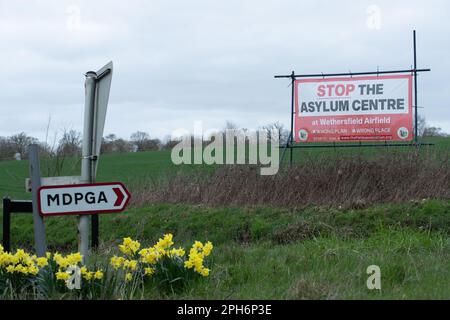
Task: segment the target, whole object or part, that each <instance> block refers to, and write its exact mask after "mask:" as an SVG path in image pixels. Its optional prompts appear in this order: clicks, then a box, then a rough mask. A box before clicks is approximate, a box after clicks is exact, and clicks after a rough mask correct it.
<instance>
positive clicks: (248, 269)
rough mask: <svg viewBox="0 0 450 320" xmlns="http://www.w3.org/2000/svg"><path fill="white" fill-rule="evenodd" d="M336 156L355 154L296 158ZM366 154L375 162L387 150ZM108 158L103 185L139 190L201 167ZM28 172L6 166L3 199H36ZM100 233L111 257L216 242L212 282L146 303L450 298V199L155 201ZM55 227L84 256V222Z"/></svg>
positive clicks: (23, 229)
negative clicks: (124, 243) (324, 203)
mask: <svg viewBox="0 0 450 320" xmlns="http://www.w3.org/2000/svg"><path fill="white" fill-rule="evenodd" d="M436 142H437V146H436V147H434V148H437V149H438V150H442V151H448V149H449V148H450V143H449V142H450V139H442V140H439V141H436ZM335 152H352V151H350V150H348V149H345V150H344V149H342V150H338V149H336V150H334V149H330V150H326V151H324V150H295V153H296V154H295V159H298V161H301V159H302V157H305V156H314V155H315V154H316V155H317V154H320V155H321V156H322V155H323V156H327V154H328V155H329V154H333V153H335ZM353 152H354V151H353ZM358 152H364V153H365V154H367V156H369V157H370V155H371V154H372V153H373V152H383V151H381V150H379V149H370V150H369V149H364V150H363V149H361V150H360V151H358ZM388 152H394V151H388ZM395 152H399V151H395ZM400 152H401V151H400ZM100 161H101V162H100V167H99V176H98V181H123V182H124V183H125V184H127V185H130V186H131V188H133V187H137V186H138V185H139V183H140V181H144V180H146V179H161V178H162V179H164V177H166V176H168V175H171V174H173V173H174V172H176V171H177V170H197V168H195V167H192V166H182V167H175V166H174V165H172V164H171V162H170V152H167V151H164V152H148V153H135V154H126V155H104V156H102V157H101V160H100ZM43 167H44V168H45V166H43ZM200 170H204V168H202V169H200ZM77 172H78V167H77V166H76V165H75V166H74V167H72V168H70V166H68V167H67V168H66V170H65V172H64V174H68V175H76V174H77ZM27 175H28V163H27V161H20V162H18V161H10V162H0V193H1V194H2V195H9V196H11V197H12V198H16V199H18V198H20V199H29V198H30V194H28V193H25V192H24V180H25V178H26V177H27ZM100 227H101V228H100V236H101V241H102V243H101V248H100V249H99V253H101V252H104V251H110V250H111V249H110V248H111V247H112V246H116V245H117V244H118V243H119V242H120V240H121V238H122V237H126V236H130V237H133V238H136V239H139V240H141V241H142V242H143V243H144V244H148V243H152V242H154V241H155V240H157V239H158V238H159V237H161V236H162V234H163V233H167V232H171V233H173V234H174V236H175V242H176V243H179V244H184V245H188V244H190V243H192V241H194V240H200V241H206V240H210V241H212V242H213V244H214V245H215V248H214V251H213V254H212V256H211V258H212V259H211V267H212V273H211V276H210V277H209V278H208V279H205V281H201V282H198V283H196V284H195V285H194V286H193V287H192V288H190V289H189V290H188V291H185V292H183V293H178V294H171V295H165V294H163V293H161V292H158V291H156V290H154V289H151V288H149V290H148V291H146V296H145V297H146V298H157V299H159V298H170V299H172V298H187V299H192V298H201V299H450V236H449V235H450V201H449V200H422V199H418V200H417V201H410V202H408V203H404V204H379V205H376V206H373V207H370V208H365V209H353V210H352V209H339V208H330V207H313V206H311V207H308V208H304V209H286V208H272V207H252V206H249V207H207V206H203V205H202V206H196V205H189V204H183V205H175V204H153V205H149V206H147V207H144V208H136V207H130V208H129V209H128V210H127V211H126V212H124V213H121V214H111V215H103V216H101V218H100ZM46 230H47V236H48V243H49V245H50V247H51V248H53V249H56V250H59V251H72V250H76V218H74V217H52V218H47V219H46ZM32 241H33V225H32V218H31V216H30V215H14V216H13V218H12V245H13V248H17V247H26V248H30V249H31V248H32ZM369 265H378V266H380V268H381V281H382V290H381V291H377V290H375V291H370V290H368V289H367V287H366V280H367V277H368V275H367V274H366V268H367V267H368V266H369Z"/></svg>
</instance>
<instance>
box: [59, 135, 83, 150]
mask: <svg viewBox="0 0 450 320" xmlns="http://www.w3.org/2000/svg"><path fill="white" fill-rule="evenodd" d="M57 152H58V154H60V155H64V156H75V155H79V154H81V133H80V132H78V131H75V130H64V132H63V135H62V137H61V139H60V140H59V144H58V150H57Z"/></svg>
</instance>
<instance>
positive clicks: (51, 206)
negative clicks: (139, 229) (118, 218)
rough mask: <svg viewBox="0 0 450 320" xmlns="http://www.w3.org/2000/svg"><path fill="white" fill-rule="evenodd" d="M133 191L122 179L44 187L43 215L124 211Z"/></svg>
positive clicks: (41, 198)
mask: <svg viewBox="0 0 450 320" xmlns="http://www.w3.org/2000/svg"><path fill="white" fill-rule="evenodd" d="M130 197H131V195H130V193H129V192H128V190H127V189H126V187H125V186H124V185H123V184H122V183H120V182H111V183H94V184H76V185H60V186H44V187H41V188H40V189H39V191H38V206H39V213H40V214H41V215H42V216H57V215H70V214H77V215H83V214H94V213H113V212H121V211H123V210H124V209H125V207H126V205H127V204H128V202H129V200H130Z"/></svg>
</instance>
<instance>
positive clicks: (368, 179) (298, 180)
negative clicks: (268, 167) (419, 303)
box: [133, 151, 450, 208]
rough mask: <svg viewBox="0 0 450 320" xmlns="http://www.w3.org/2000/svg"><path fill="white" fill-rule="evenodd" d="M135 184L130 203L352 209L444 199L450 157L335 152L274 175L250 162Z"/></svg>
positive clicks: (449, 193)
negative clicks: (319, 206)
mask: <svg viewBox="0 0 450 320" xmlns="http://www.w3.org/2000/svg"><path fill="white" fill-rule="evenodd" d="M136 189H137V190H134V199H133V202H134V204H135V205H137V206H142V205H145V204H149V203H162V202H164V203H191V204H205V205H210V206H225V205H226V206H230V205H235V206H247V205H269V206H278V207H280V206H281V207H302V206H308V205H325V206H336V207H338V206H342V207H345V208H358V207H365V206H367V205H370V204H374V203H387V202H394V203H395V202H405V201H410V200H422V199H450V162H449V158H448V155H446V156H442V154H440V155H439V156H438V155H437V154H435V153H432V152H428V153H423V152H422V153H420V154H419V153H417V152H415V151H412V152H386V153H380V154H375V155H370V156H368V155H367V154H365V155H364V154H359V155H354V154H353V155H349V154H347V155H345V154H340V155H338V154H335V155H332V156H329V155H328V156H322V157H320V156H314V157H309V158H305V159H302V162H301V163H299V164H295V165H292V166H289V165H285V166H284V167H283V168H281V169H280V172H279V173H278V174H277V175H275V176H261V175H259V169H258V168H257V167H255V166H253V167H252V166H223V167H220V168H218V169H217V170H216V171H214V173H212V174H203V173H197V174H186V173H181V174H178V175H174V176H173V177H170V178H167V179H166V181H164V182H161V181H159V182H152V183H149V182H147V183H146V184H145V185H141V186H140V187H139V188H136Z"/></svg>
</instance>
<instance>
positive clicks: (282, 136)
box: [261, 121, 289, 144]
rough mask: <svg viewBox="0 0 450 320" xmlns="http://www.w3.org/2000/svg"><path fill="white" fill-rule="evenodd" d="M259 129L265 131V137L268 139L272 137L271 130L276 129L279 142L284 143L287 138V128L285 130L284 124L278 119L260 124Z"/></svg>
mask: <svg viewBox="0 0 450 320" xmlns="http://www.w3.org/2000/svg"><path fill="white" fill-rule="evenodd" d="M261 129H262V130H265V131H266V132H267V138H268V139H269V140H270V139H272V130H277V131H278V139H279V141H280V144H284V143H286V142H287V140H288V139H289V132H288V130H286V129H285V127H284V125H283V124H282V123H280V122H278V121H276V122H272V123H269V124H266V125H265V126H262V128H261Z"/></svg>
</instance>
